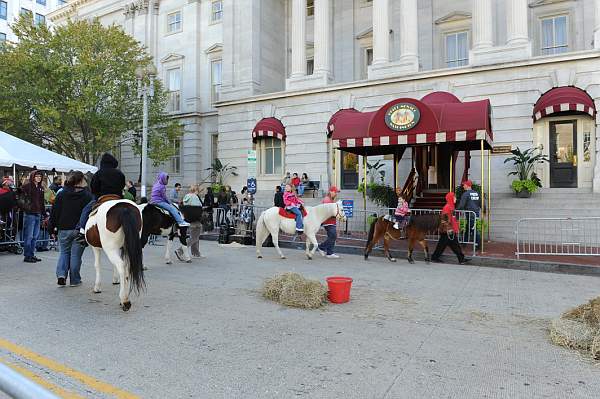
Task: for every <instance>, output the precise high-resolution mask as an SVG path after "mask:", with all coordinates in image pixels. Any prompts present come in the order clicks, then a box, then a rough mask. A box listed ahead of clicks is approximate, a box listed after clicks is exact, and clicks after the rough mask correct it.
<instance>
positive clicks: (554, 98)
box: [533, 86, 596, 121]
mask: <svg viewBox="0 0 600 399" xmlns="http://www.w3.org/2000/svg"><path fill="white" fill-rule="evenodd" d="M569 111H570V112H583V113H586V114H589V115H590V116H592V117H593V116H595V115H596V107H595V106H594V101H593V100H592V98H591V97H590V96H589V95H588V94H587V93H586V92H585V91H583V90H581V89H579V88H577V87H570V86H568V87H555V88H554V89H550V90H548V91H547V92H546V93H544V94H543V95H542V96H541V97H540V98H539V100H538V101H537V102H536V103H535V106H534V107H533V120H534V121H537V120H540V119H541V118H543V117H545V116H548V115H551V114H555V113H558V112H569Z"/></svg>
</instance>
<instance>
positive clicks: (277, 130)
mask: <svg viewBox="0 0 600 399" xmlns="http://www.w3.org/2000/svg"><path fill="white" fill-rule="evenodd" d="M260 137H273V138H276V139H279V140H285V127H283V124H282V123H281V121H280V120H279V119H277V118H263V119H261V120H260V121H259V122H258V123H257V124H256V126H254V129H252V141H256V140H257V139H258V138H260Z"/></svg>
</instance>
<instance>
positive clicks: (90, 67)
mask: <svg viewBox="0 0 600 399" xmlns="http://www.w3.org/2000/svg"><path fill="white" fill-rule="evenodd" d="M12 29H13V31H14V32H15V34H16V36H17V38H18V42H17V43H15V44H8V43H7V44H4V45H1V46H0V129H1V130H5V131H7V132H10V133H11V134H14V135H16V136H18V137H20V138H22V139H24V140H27V141H30V142H33V143H35V144H38V145H42V146H44V147H46V148H48V149H51V150H53V151H56V152H59V153H63V154H65V155H67V156H70V157H72V158H76V159H79V160H81V161H84V162H87V163H94V162H95V161H96V159H98V156H99V155H100V154H101V153H102V152H104V151H111V150H113V151H114V149H115V148H116V147H118V146H119V144H120V143H124V142H130V143H132V144H133V146H134V150H136V152H137V153H139V152H140V148H139V147H140V141H141V139H140V138H141V130H142V120H141V119H142V102H141V100H140V99H139V98H138V96H137V79H136V76H135V70H136V67H138V66H147V65H149V64H150V63H151V62H152V60H151V58H150V56H149V55H148V54H147V53H146V52H145V50H144V48H143V47H142V46H141V45H140V44H139V43H138V42H136V41H135V39H133V38H132V37H130V36H128V35H127V34H125V33H124V32H123V31H122V29H121V28H119V27H117V26H109V27H105V26H103V25H101V24H100V23H99V22H98V21H92V22H89V21H69V22H68V23H67V24H65V25H63V26H58V27H56V28H53V29H49V28H48V27H47V26H45V25H43V24H41V25H36V24H34V23H33V21H32V20H31V17H30V16H24V17H22V18H21V19H20V20H19V21H18V22H17V23H15V24H14V25H12ZM166 103H167V93H166V92H165V91H164V89H163V87H162V85H161V83H160V81H158V80H157V81H156V82H155V96H154V98H153V99H152V100H151V101H150V103H149V131H148V134H149V140H148V142H149V157H150V158H151V159H152V162H153V163H154V164H158V163H160V162H162V161H164V160H166V159H167V158H169V157H170V156H172V155H174V150H173V145H172V142H173V141H174V140H176V139H177V138H178V137H180V136H181V134H182V127H181V126H180V125H179V124H178V123H177V122H176V121H174V120H173V119H172V118H170V117H169V115H168V114H167V113H166V112H165V111H164V110H165V106H166Z"/></svg>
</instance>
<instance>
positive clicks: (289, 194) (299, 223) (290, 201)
mask: <svg viewBox="0 0 600 399" xmlns="http://www.w3.org/2000/svg"><path fill="white" fill-rule="evenodd" d="M283 203H284V204H285V209H287V210H288V211H290V212H292V213H293V214H295V215H296V233H299V234H300V233H302V232H303V231H304V222H303V218H302V211H301V210H300V206H301V205H304V202H302V200H301V199H300V198H298V197H297V196H296V193H294V191H293V189H292V185H291V184H286V185H285V193H283Z"/></svg>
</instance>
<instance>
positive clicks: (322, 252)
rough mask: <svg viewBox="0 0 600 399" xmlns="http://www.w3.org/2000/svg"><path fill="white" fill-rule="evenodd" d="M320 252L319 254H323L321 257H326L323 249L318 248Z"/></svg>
mask: <svg viewBox="0 0 600 399" xmlns="http://www.w3.org/2000/svg"><path fill="white" fill-rule="evenodd" d="M317 249H318V250H319V253H320V254H321V256H325V251H323V250H322V249H321V248H317Z"/></svg>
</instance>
